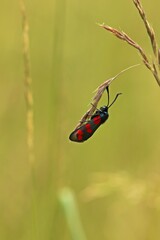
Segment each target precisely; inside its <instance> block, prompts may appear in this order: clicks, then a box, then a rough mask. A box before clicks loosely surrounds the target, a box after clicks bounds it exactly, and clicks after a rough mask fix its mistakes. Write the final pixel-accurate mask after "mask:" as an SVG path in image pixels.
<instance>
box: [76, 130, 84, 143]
mask: <svg viewBox="0 0 160 240" xmlns="http://www.w3.org/2000/svg"><path fill="white" fill-rule="evenodd" d="M83 134H84V132H83V131H82V130H80V129H79V130H77V134H76V135H77V139H78V140H79V141H81V140H82V139H83Z"/></svg>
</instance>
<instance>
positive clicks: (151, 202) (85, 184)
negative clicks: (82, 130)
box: [0, 0, 160, 240]
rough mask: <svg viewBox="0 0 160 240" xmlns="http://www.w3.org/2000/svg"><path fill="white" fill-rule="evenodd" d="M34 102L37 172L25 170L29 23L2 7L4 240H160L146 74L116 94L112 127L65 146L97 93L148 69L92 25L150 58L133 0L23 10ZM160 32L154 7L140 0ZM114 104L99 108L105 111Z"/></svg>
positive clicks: (151, 85) (0, 192) (65, 1)
mask: <svg viewBox="0 0 160 240" xmlns="http://www.w3.org/2000/svg"><path fill="white" fill-rule="evenodd" d="M25 3H26V10H27V17H28V21H29V27H30V31H29V37H30V63H31V73H32V79H33V85H32V87H33V96H34V127H35V132H34V138H35V155H36V159H35V163H34V168H32V166H31V164H30V163H29V161H28V148H27V140H26V139H27V129H26V102H25V97H24V65H23V55H22V48H23V45H22V16H21V12H20V6H19V2H18V1H10V0H5V1H2V0H1V1H0V6H1V7H0V29H1V30H0V31H1V37H0V56H1V57H0V79H1V81H0V99H1V101H0V135H1V138H0V239H1V240H15V239H16V240H28V239H39V240H42V239H45V240H48V239H50V240H51V239H57V240H70V239H76V240H77V239H78V240H84V239H85V240H86V239H87V240H89V239H92V240H98V239H101V240H102V239H104V240H108V239H112V240H121V239H123V240H125V239H126V240H127V239H130V240H132V239H136V240H143V239H144V240H154V239H159V238H160V231H159V229H160V190H159V183H160V169H159V168H160V163H159V161H160V130H159V126H160V125H159V123H160V107H159V102H160V89H159V87H158V85H157V83H156V81H155V79H154V78H153V76H152V75H151V73H150V72H149V71H148V70H147V69H146V68H145V66H143V64H141V66H139V67H137V68H134V69H131V70H129V71H128V72H125V73H124V74H123V75H121V76H120V77H119V78H118V79H117V80H116V81H114V82H113V84H112V85H111V87H110V94H111V99H113V98H114V96H115V94H116V93H117V92H122V93H123V95H122V96H121V97H119V99H118V100H117V102H116V103H115V105H114V106H113V107H112V108H111V109H110V118H109V120H108V121H107V122H106V123H105V124H104V125H103V126H102V127H100V129H99V130H98V131H97V132H96V133H95V135H94V136H93V137H92V138H91V139H89V140H88V141H87V142H85V143H83V144H77V143H72V142H70V141H69V139H68V136H69V134H70V133H71V131H72V130H73V129H74V127H75V126H76V125H77V123H78V120H79V119H80V118H81V116H82V115H83V114H84V113H85V112H86V110H87V109H88V104H89V103H90V102H91V98H92V97H93V91H94V90H95V89H96V88H97V87H98V85H100V84H101V83H102V82H103V81H104V80H106V79H108V78H110V77H113V76H114V75H116V74H117V73H118V72H120V71H121V70H122V69H124V68H126V67H129V66H131V65H134V64H137V63H141V59H140V56H139V55H138V53H137V52H136V50H135V49H133V48H132V47H130V46H129V45H127V44H126V43H124V42H122V41H120V40H118V39H116V38H115V37H114V36H113V35H111V34H110V33H108V32H107V31H105V30H103V29H101V28H100V27H98V25H97V24H96V23H97V22H98V23H103V22H105V23H106V24H109V25H111V26H113V27H116V28H118V29H121V30H124V31H125V32H127V33H128V34H129V35H130V36H131V37H132V38H133V39H134V40H135V41H137V42H138V43H139V44H140V45H142V46H143V48H144V49H145V51H146V52H147V53H148V54H149V56H150V57H151V59H152V49H151V47H150V43H149V39H148V36H147V34H146V31H145V28H144V26H143V23H142V21H141V19H140V17H139V15H138V12H137V10H136V8H135V6H134V5H133V2H132V1H131V0H130V1H128V0H122V1H112V0H107V1H104V0H99V1H91V0H87V1H73V0H61V1H59V0H54V1H49V0H47V1H38V0H34V1H32V0H26V1H25ZM143 5H144V7H145V10H146V13H147V16H148V19H149V20H150V22H151V24H152V26H153V27H154V30H155V32H156V35H157V39H158V40H159V39H160V34H159V21H158V19H159V11H158V10H157V9H159V8H160V3H159V1H158V0H154V1H146V0H143ZM106 101H107V97H106V94H104V95H103V98H102V100H101V102H100V105H99V106H101V105H103V104H106Z"/></svg>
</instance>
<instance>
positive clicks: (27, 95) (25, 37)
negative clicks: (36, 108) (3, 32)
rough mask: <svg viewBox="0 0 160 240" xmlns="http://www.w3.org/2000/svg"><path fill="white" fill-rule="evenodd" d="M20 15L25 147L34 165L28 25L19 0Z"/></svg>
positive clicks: (22, 3) (23, 5) (23, 6)
mask: <svg viewBox="0 0 160 240" xmlns="http://www.w3.org/2000/svg"><path fill="white" fill-rule="evenodd" d="M20 7H21V15H22V31H23V61H24V85H25V98H26V106H27V116H26V118H27V145H28V154H29V162H30V163H31V164H33V163H34V123H33V94H32V78H31V70H30V57H29V24H28V20H27V14H26V9H25V4H24V1H23V0H20Z"/></svg>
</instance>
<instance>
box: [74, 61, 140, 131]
mask: <svg viewBox="0 0 160 240" xmlns="http://www.w3.org/2000/svg"><path fill="white" fill-rule="evenodd" d="M139 65H140V64H136V65H133V66H130V67H128V68H126V69H124V70H122V71H121V72H119V73H118V74H117V75H116V76H114V77H112V78H110V79H107V80H106V81H105V82H104V83H102V84H101V85H100V86H99V87H98V88H97V89H96V90H95V92H96V94H95V96H94V97H93V101H92V103H91V107H90V108H89V109H88V111H87V112H86V113H85V114H84V115H83V116H82V118H81V119H80V121H79V123H78V125H77V126H76V128H75V129H77V128H79V127H80V126H82V125H83V124H84V122H85V121H87V120H88V119H89V118H90V116H92V115H93V113H94V112H95V110H96V108H97V105H98V102H99V100H100V99H101V97H102V95H103V93H104V91H105V90H106V87H108V86H109V85H110V84H111V82H112V81H113V80H115V79H116V78H117V77H119V75H121V74H122V73H124V72H126V71H127V70H129V69H131V68H133V67H136V66H139Z"/></svg>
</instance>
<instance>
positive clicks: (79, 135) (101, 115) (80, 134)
mask: <svg viewBox="0 0 160 240" xmlns="http://www.w3.org/2000/svg"><path fill="white" fill-rule="evenodd" d="M106 90H107V94H108V104H107V106H103V107H101V108H100V109H97V111H96V112H95V113H94V114H93V115H92V116H91V117H90V119H89V120H88V121H85V122H84V124H83V125H82V126H80V127H79V128H77V129H75V130H74V131H73V132H72V133H71V134H70V136H69V139H70V140H71V141H73V142H84V141H86V140H87V139H89V138H90V137H91V136H92V135H93V134H94V133H95V131H96V130H97V129H98V128H99V127H100V126H101V124H103V123H104V122H106V120H107V119H108V117H109V114H108V109H109V108H110V107H111V106H112V105H113V103H114V102H115V101H116V99H117V98H118V96H119V95H120V94H121V93H117V95H116V96H115V98H114V100H113V102H112V103H111V104H109V88H108V87H106Z"/></svg>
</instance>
